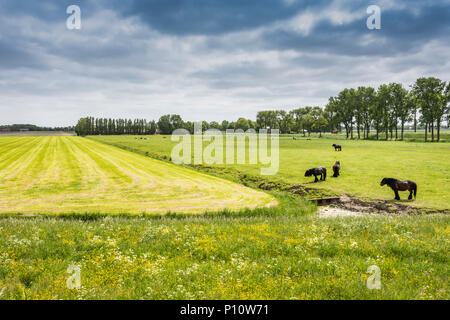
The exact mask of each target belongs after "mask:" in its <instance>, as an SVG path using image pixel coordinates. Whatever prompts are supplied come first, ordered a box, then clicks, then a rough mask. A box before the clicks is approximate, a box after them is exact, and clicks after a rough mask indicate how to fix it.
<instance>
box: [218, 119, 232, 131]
mask: <svg viewBox="0 0 450 320" xmlns="http://www.w3.org/2000/svg"><path fill="white" fill-rule="evenodd" d="M229 124H230V123H229V122H228V121H227V120H223V121H222V123H221V125H220V130H222V131H226V130H227V129H228V125H229Z"/></svg>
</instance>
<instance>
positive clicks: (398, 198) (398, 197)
mask: <svg viewBox="0 0 450 320" xmlns="http://www.w3.org/2000/svg"><path fill="white" fill-rule="evenodd" d="M394 192H395V200H400V196H399V195H398V190H394Z"/></svg>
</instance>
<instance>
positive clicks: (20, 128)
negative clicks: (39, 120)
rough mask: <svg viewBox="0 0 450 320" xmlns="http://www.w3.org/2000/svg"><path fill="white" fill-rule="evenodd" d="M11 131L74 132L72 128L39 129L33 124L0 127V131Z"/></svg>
mask: <svg viewBox="0 0 450 320" xmlns="http://www.w3.org/2000/svg"><path fill="white" fill-rule="evenodd" d="M6 130H7V131H11V132H19V131H23V130H26V131H65V132H71V131H73V130H74V127H71V126H69V127H39V126H36V125H34V124H12V125H9V126H7V125H6V126H5V125H3V126H0V131H6Z"/></svg>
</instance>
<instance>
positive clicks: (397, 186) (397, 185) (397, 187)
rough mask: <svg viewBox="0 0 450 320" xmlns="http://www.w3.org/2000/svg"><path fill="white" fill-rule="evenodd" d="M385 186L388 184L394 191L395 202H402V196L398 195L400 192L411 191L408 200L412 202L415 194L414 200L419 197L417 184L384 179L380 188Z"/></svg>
mask: <svg viewBox="0 0 450 320" xmlns="http://www.w3.org/2000/svg"><path fill="white" fill-rule="evenodd" d="M385 184H387V185H388V186H389V187H391V189H392V190H394V193H395V200H400V196H399V195H398V192H399V191H409V197H408V200H412V198H413V192H414V198H416V196H417V184H416V183H415V182H413V181H410V180H406V181H400V180H397V179H394V178H384V179H383V180H381V183H380V186H384V185H385Z"/></svg>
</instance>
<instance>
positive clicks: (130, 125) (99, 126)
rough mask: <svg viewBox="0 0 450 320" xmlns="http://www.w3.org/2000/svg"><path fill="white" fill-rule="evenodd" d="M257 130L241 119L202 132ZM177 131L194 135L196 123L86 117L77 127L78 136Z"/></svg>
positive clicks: (177, 117) (166, 117) (215, 124)
mask: <svg viewBox="0 0 450 320" xmlns="http://www.w3.org/2000/svg"><path fill="white" fill-rule="evenodd" d="M250 128H253V129H257V125H256V122H254V121H252V120H248V119H245V118H239V119H238V120H237V121H236V122H228V121H226V120H224V121H222V123H220V124H219V123H218V122H216V121H212V122H207V121H203V122H202V130H203V131H206V130H208V129H217V130H222V131H225V130H227V129H234V130H237V129H242V130H244V131H247V130H248V129H250ZM176 129H186V130H188V131H189V132H190V133H191V134H193V133H194V122H191V121H183V119H182V118H181V116H180V115H177V114H168V115H164V116H162V117H161V118H159V120H158V122H155V121H153V120H152V121H147V120H145V119H135V120H131V119H117V120H116V119H104V118H93V117H86V118H81V119H80V120H78V123H77V125H76V126H75V132H76V133H77V135H80V136H86V135H120V134H134V135H149V134H155V133H160V134H172V132H173V131H174V130H176Z"/></svg>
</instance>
